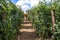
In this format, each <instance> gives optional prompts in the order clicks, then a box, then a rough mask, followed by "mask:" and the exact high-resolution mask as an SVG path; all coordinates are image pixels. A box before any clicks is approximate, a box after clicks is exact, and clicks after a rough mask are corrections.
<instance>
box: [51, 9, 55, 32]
mask: <svg viewBox="0 0 60 40" xmlns="http://www.w3.org/2000/svg"><path fill="white" fill-rule="evenodd" d="M51 15H52V30H53V32H54V31H55V15H54V11H53V10H51Z"/></svg>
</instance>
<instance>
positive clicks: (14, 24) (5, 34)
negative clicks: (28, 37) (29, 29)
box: [0, 0, 23, 40]
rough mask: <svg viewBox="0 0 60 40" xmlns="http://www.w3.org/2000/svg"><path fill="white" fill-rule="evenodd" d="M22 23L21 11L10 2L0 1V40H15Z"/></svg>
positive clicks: (8, 0) (6, 0)
mask: <svg viewBox="0 0 60 40" xmlns="http://www.w3.org/2000/svg"><path fill="white" fill-rule="evenodd" d="M22 21H23V11H22V10H21V9H18V8H17V7H16V6H15V5H14V4H13V3H12V2H11V1H10V0H0V40H16V36H17V34H18V31H19V29H20V27H21V23H22Z"/></svg>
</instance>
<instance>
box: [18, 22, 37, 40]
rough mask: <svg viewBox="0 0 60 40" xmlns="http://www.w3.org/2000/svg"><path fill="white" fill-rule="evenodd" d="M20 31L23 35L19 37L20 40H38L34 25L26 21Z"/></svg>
mask: <svg viewBox="0 0 60 40" xmlns="http://www.w3.org/2000/svg"><path fill="white" fill-rule="evenodd" d="M19 31H20V32H21V34H20V35H18V40H38V39H37V34H36V32H35V29H33V28H32V24H31V23H30V22H29V21H24V22H23V24H22V28H21V29H20V30H19Z"/></svg>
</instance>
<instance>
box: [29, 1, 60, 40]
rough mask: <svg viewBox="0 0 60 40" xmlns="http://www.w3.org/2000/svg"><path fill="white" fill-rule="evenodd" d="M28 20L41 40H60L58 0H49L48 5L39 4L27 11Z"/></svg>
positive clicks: (59, 2) (59, 5) (44, 3)
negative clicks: (50, 39) (48, 39)
mask: <svg viewBox="0 0 60 40" xmlns="http://www.w3.org/2000/svg"><path fill="white" fill-rule="evenodd" d="M28 18H29V20H30V21H31V22H32V24H33V28H35V29H36V31H37V33H38V35H39V37H40V38H42V40H44V39H47V38H52V40H60V27H59V26H60V0H54V2H52V0H51V2H50V3H49V4H46V2H45V1H44V2H39V4H38V5H37V6H36V7H33V8H32V9H30V10H28Z"/></svg>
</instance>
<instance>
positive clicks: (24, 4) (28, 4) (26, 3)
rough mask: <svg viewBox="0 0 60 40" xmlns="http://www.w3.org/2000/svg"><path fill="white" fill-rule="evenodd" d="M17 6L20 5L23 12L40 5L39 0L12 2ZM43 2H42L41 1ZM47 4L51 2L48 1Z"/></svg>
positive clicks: (13, 0) (16, 0) (14, 0)
mask: <svg viewBox="0 0 60 40" xmlns="http://www.w3.org/2000/svg"><path fill="white" fill-rule="evenodd" d="M11 1H12V2H13V3H14V4H15V5H19V6H20V7H21V8H22V10H23V11H26V10H27V9H29V8H31V7H33V6H35V5H37V4H38V0H11ZM40 1H42V0H40ZM46 1H47V2H49V1H51V0H46Z"/></svg>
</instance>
